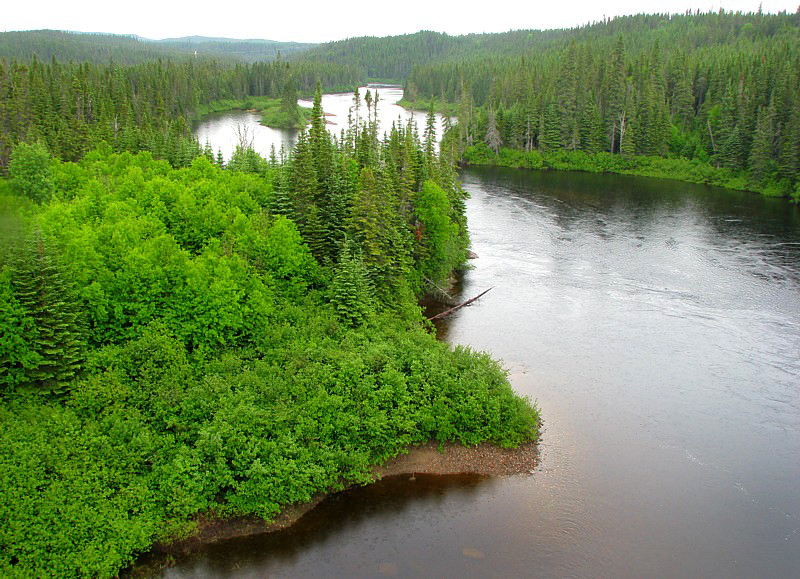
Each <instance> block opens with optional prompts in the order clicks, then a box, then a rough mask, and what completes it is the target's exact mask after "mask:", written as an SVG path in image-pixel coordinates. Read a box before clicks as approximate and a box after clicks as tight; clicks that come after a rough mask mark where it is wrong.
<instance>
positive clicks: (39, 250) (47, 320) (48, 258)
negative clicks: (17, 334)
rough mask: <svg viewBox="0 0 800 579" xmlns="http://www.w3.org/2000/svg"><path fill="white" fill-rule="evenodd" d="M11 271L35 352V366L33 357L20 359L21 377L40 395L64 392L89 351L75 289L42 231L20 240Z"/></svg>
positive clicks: (29, 339) (24, 321)
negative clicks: (86, 350) (30, 327)
mask: <svg viewBox="0 0 800 579" xmlns="http://www.w3.org/2000/svg"><path fill="white" fill-rule="evenodd" d="M9 269H10V273H11V286H12V288H13V296H14V298H15V300H16V302H17V303H18V304H19V305H21V306H22V308H24V319H23V320H22V321H21V323H22V324H23V325H25V324H29V322H30V321H32V322H33V331H32V332H31V333H30V334H29V335H27V336H26V339H27V341H28V344H29V347H28V349H29V351H32V352H35V354H36V356H35V365H34V364H33V363H32V362H33V360H34V357H33V356H29V357H28V358H27V364H26V362H25V361H23V362H22V366H23V368H24V370H23V374H24V378H23V379H21V380H19V381H20V383H21V384H23V385H30V386H32V387H34V388H35V389H36V390H38V391H39V392H42V393H51V394H62V393H64V392H65V391H66V390H67V388H68V387H69V382H70V380H72V379H73V378H74V377H75V376H76V375H77V374H78V372H79V371H80V370H81V367H82V365H83V361H84V355H85V349H86V340H85V336H84V331H83V327H82V321H81V317H80V308H79V305H78V301H77V298H76V297H75V291H74V288H73V286H72V284H71V283H69V282H68V281H67V279H66V278H65V276H64V273H63V271H62V270H61V268H60V266H59V265H58V263H57V260H56V258H55V257H54V256H53V255H52V251H51V249H50V247H49V246H48V244H47V243H45V240H44V239H43V238H42V237H41V235H40V234H38V233H36V234H34V235H32V236H30V237H29V238H28V239H26V240H25V241H24V242H23V243H22V245H21V247H20V248H19V250H18V251H17V252H16V254H15V255H14V256H13V257H12V259H11V261H10V263H9ZM12 303H13V302H12ZM17 369H18V370H19V367H18V366H17Z"/></svg>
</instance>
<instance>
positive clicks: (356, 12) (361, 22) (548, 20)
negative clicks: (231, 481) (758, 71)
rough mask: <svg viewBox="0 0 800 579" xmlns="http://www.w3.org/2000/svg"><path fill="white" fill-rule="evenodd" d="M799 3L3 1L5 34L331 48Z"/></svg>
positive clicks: (0, 16)
mask: <svg viewBox="0 0 800 579" xmlns="http://www.w3.org/2000/svg"><path fill="white" fill-rule="evenodd" d="M797 2H800V0H763V2H760V3H759V2H758V0H716V1H711V0H660V1H657V2H653V1H649V0H593V1H587V0H556V1H546V2H535V1H532V0H493V1H490V2H487V1H485V0H483V1H480V2H476V1H475V0H460V1H458V2H456V1H455V0H399V1H398V2H391V3H388V2H375V1H371V2H368V1H365V0H357V1H350V2H343V3H339V4H337V3H334V2H330V1H323V0H302V1H300V2H297V3H295V2H291V1H289V2H287V1H276V0H272V1H265V0H262V1H261V2H251V1H250V0H244V2H241V1H240V2H236V3H235V4H233V5H227V4H226V3H225V2H221V1H220V0H216V1H211V0H193V1H192V2H188V1H186V0H174V1H173V0H137V1H135V2H114V3H111V2H109V1H108V0H72V1H65V0H39V1H38V2H35V3H34V4H28V3H27V2H23V1H21V0H5V1H4V4H5V6H4V7H3V9H2V11H0V31H9V30H36V29H42V28H49V29H55V30H72V31H79V32H109V33H114V34H136V35H138V36H143V37H145V38H151V39H161V38H171V37H179V36H190V35H200V36H217V37H227V38H261V39H269V40H281V41H297V42H327V41H329V40H341V39H344V38H352V37H355V36H389V35H396V34H406V33H413V32H417V31H419V30H435V31H438V32H447V33H448V34H468V33H471V32H505V31H508V30H519V29H550V28H570V27H573V26H580V25H583V24H587V23H589V22H593V21H598V20H602V19H603V18H604V17H612V16H617V15H623V14H637V13H641V12H646V13H653V12H660V13H664V12H669V13H682V12H685V11H686V10H687V9H691V10H692V11H694V10H695V9H700V11H701V12H706V11H708V10H714V11H716V10H719V8H720V7H721V8H724V9H725V10H727V11H730V10H741V11H743V12H754V11H756V10H758V7H759V4H761V5H762V9H763V10H764V12H779V11H781V10H786V11H788V12H790V13H794V12H795V11H796V10H797V8H798V6H797Z"/></svg>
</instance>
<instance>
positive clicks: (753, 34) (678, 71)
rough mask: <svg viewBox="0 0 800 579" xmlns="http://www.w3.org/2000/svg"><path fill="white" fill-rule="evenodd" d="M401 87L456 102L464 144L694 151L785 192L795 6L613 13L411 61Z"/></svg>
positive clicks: (675, 154) (795, 142)
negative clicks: (499, 46)
mask: <svg viewBox="0 0 800 579" xmlns="http://www.w3.org/2000/svg"><path fill="white" fill-rule="evenodd" d="M406 92H407V93H408V94H409V95H410V96H412V97H415V98H417V99H418V100H423V101H424V100H427V99H431V98H437V99H439V100H440V101H441V102H450V103H455V106H456V108H457V112H458V117H459V128H458V134H457V139H458V143H459V146H460V148H461V150H462V151H463V150H464V149H466V148H467V147H468V146H470V145H478V144H485V145H486V146H488V147H489V148H491V149H492V150H493V151H494V152H495V154H498V153H499V149H500V147H508V148H511V149H518V150H525V151H533V150H536V151H540V152H543V153H547V152H558V151H565V152H571V151H583V152H586V153H590V154H596V153H600V152H607V153H611V154H615V155H616V154H621V155H625V156H634V155H642V156H657V157H669V158H676V159H689V160H697V161H698V162H701V163H709V164H711V165H713V166H716V167H720V168H723V169H726V170H729V171H731V172H733V173H734V174H737V173H740V174H742V175H744V178H745V179H746V181H747V182H748V183H750V184H751V185H754V186H757V187H761V188H762V189H769V190H770V191H771V192H773V193H778V194H784V195H786V194H789V193H791V192H792V191H795V189H796V186H797V181H798V175H800V14H794V15H792V14H787V13H780V14H772V15H768V14H762V13H754V14H742V13H732V12H724V11H720V12H718V13H708V14H683V15H673V16H662V15H639V16H631V17H620V18H615V19H613V20H610V21H607V22H603V23H597V24H594V25H591V26H587V27H584V28H581V29H575V30H572V31H564V32H563V33H562V34H561V42H559V43H553V44H552V45H551V46H550V47H549V48H546V49H541V47H540V48H539V49H537V50H536V51H522V52H519V53H516V54H513V55H499V54H491V53H486V54H483V55H476V56H474V57H472V58H467V59H459V60H450V61H442V62H436V63H431V64H428V65H422V66H418V67H416V68H415V69H414V70H413V71H412V72H411V73H410V75H409V76H408V78H407V80H406Z"/></svg>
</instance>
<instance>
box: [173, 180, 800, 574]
mask: <svg viewBox="0 0 800 579" xmlns="http://www.w3.org/2000/svg"><path fill="white" fill-rule="evenodd" d="M462 178H463V181H464V186H465V188H466V189H467V190H468V191H470V193H471V195H472V198H471V199H470V200H469V202H468V214H469V222H470V229H471V233H472V240H473V250H474V251H475V252H476V253H477V254H478V256H479V257H478V259H476V260H475V261H474V262H473V265H474V269H472V270H471V271H469V272H468V273H467V274H466V276H465V277H464V279H463V280H462V284H461V292H462V296H463V297H464V298H467V297H470V296H473V295H476V294H477V293H479V292H480V291H482V290H483V289H486V288H487V287H490V286H494V288H495V289H494V290H493V291H491V292H490V293H488V294H487V295H486V296H484V297H483V298H481V300H479V301H478V302H477V303H476V304H474V305H473V306H470V307H468V308H464V309H462V310H460V311H459V312H457V313H456V314H454V315H453V316H452V317H451V318H450V319H449V320H448V321H447V322H446V323H445V324H443V325H441V326H440V335H441V336H442V337H443V338H444V339H447V340H448V341H450V342H451V343H459V344H468V345H471V346H473V347H475V348H478V349H483V350H487V351H489V352H491V353H492V355H493V356H495V357H497V358H500V359H502V360H503V362H504V364H505V365H506V367H508V368H509V370H510V378H511V380H512V383H513V385H514V387H515V388H516V389H517V391H518V392H520V393H522V394H525V395H528V396H530V397H531V398H533V399H536V400H537V401H538V404H539V405H540V407H541V409H542V414H543V416H544V421H545V422H544V431H543V437H542V442H541V451H542V455H541V464H540V467H539V469H538V470H537V471H536V472H535V473H534V474H533V475H526V476H514V477H504V478H481V477H419V476H418V477H417V478H416V480H414V481H411V480H409V478H408V477H400V478H396V479H390V480H387V481H383V482H381V483H378V484H376V485H373V486H370V487H367V488H363V489H355V490H351V491H348V492H346V493H342V494H340V495H336V496H334V497H332V498H330V499H329V500H328V501H326V502H324V503H323V504H322V505H321V506H320V507H319V508H318V509H316V510H315V511H314V512H312V513H311V514H309V515H307V516H306V517H304V518H303V519H302V520H301V521H300V523H299V524H298V525H297V526H296V527H294V528H292V529H290V530H288V531H286V532H284V533H277V534H272V535H265V536H262V537H251V538H248V539H243V540H236V541H229V542H226V543H222V544H220V545H214V546H209V547H206V548H203V549H201V550H199V551H198V552H196V553H194V554H193V555H192V556H190V557H189V558H187V559H186V560H182V561H179V563H178V565H177V566H176V567H174V568H172V569H169V570H167V571H166V572H165V576H168V577H185V576H192V577H196V576H229V575H235V576H243V577H248V576H254V577H255V576H258V577H262V576H266V575H270V576H304V577H315V576H319V577H323V576H324V577H331V576H337V577H344V576H346V577H360V576H365V577H367V576H401V577H402V576H406V577H418V576H429V577H485V576H499V577H519V576H590V575H591V576H606V577H610V576H616V577H619V576H690V577H700V576H702V577H754V576H759V577H767V576H770V577H788V576H796V575H797V573H798V570H800V485H798V481H800V356H799V355H798V353H799V352H800V215H798V209H797V208H796V207H793V206H791V205H789V204H788V203H786V202H785V201H782V200H775V199H765V198H762V197H759V196H756V195H751V194H747V193H738V192H733V191H725V190H720V189H713V188H708V187H702V186H694V185H687V184H683V183H677V182H671V181H664V180H653V179H643V178H634V177H623V176H613V175H591V174H582V173H563V172H561V173H556V172H549V173H548V172H535V171H516V170H503V169H471V170H468V171H466V172H464V173H463V175H462Z"/></svg>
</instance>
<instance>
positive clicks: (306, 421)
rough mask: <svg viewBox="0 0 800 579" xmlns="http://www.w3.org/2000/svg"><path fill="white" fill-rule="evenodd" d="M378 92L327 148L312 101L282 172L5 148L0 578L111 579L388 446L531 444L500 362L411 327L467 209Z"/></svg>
mask: <svg viewBox="0 0 800 579" xmlns="http://www.w3.org/2000/svg"><path fill="white" fill-rule="evenodd" d="M377 100H378V99H377V95H375V97H374V98H373V97H372V95H370V98H369V99H367V103H368V106H367V111H366V115H364V116H363V118H364V121H363V122H362V123H359V124H356V123H352V124H351V125H350V126H349V127H348V128H347V129H346V130H345V131H343V133H342V134H341V135H340V136H338V137H334V136H332V135H331V134H329V133H328V132H327V131H326V129H325V125H324V119H323V117H322V111H321V106H320V93H319V91H318V93H317V97H316V99H315V106H314V108H313V109H312V113H311V115H312V122H311V125H310V128H309V130H308V131H303V132H302V134H301V136H300V139H299V142H298V145H297V147H296V149H295V150H294V152H293V154H292V155H291V157H290V159H289V160H288V161H287V162H286V163H285V164H278V163H276V162H274V161H273V162H270V161H267V160H264V159H262V158H260V157H259V156H258V155H256V154H255V153H254V152H253V151H251V150H250V151H248V150H245V149H240V150H239V151H237V153H236V154H235V155H234V157H233V159H231V161H230V162H229V164H228V166H227V167H226V168H225V169H223V168H221V167H220V166H218V165H217V164H215V163H214V162H213V159H209V158H207V157H205V156H202V155H201V156H198V157H196V158H194V159H193V160H192V161H191V163H189V164H188V165H187V166H185V167H183V168H179V169H177V168H173V167H172V166H171V165H170V164H169V163H168V162H167V161H164V160H156V159H154V156H153V154H151V153H150V152H147V151H143V152H138V153H135V154H134V153H130V152H115V151H114V149H113V148H112V146H110V145H108V144H105V143H103V144H100V145H99V146H97V147H96V148H94V149H93V150H91V151H89V152H88V153H87V154H86V155H84V156H83V158H82V159H81V160H80V161H79V162H77V163H74V162H67V161H63V160H58V159H49V158H47V156H46V148H45V145H44V144H32V145H27V144H20V145H17V146H16V147H15V148H14V150H13V153H12V155H11V160H10V165H9V170H10V175H9V179H8V180H5V181H0V209H1V210H2V211H0V219H2V224H3V228H2V234H3V236H4V240H3V244H2V245H1V246H0V247H1V248H2V250H1V251H0V312H2V316H1V317H0V336H2V338H1V339H0V400H1V402H0V423H2V425H3V428H2V429H0V448H2V449H3V452H2V453H0V574H3V575H4V576H44V575H57V576H92V575H98V576H113V575H115V574H117V573H118V572H119V570H120V569H121V568H123V567H125V566H126V565H128V564H130V562H131V561H132V560H133V557H134V556H135V555H136V554H137V553H139V552H141V551H144V550H146V549H147V548H148V547H149V546H150V545H151V544H152V543H153V542H154V541H169V540H172V539H175V538H179V537H184V536H187V535H188V534H191V533H192V531H193V530H194V529H195V528H196V524H197V523H196V520H197V519H196V516H197V515H198V514H201V513H202V514H204V515H206V516H217V517H228V516H234V515H257V516H262V517H267V518H269V517H272V516H274V515H275V514H276V513H277V512H278V511H279V509H280V508H281V507H282V506H283V505H287V504H290V503H295V502H301V501H307V500H309V499H310V498H311V497H312V495H313V494H315V493H317V492H325V491H329V490H335V489H340V488H342V485H343V484H346V483H364V482H367V481H369V480H371V474H370V467H371V466H372V465H374V464H376V463H380V462H381V461H384V460H386V459H387V458H389V457H391V456H394V455H396V454H397V453H399V452H402V450H403V449H404V448H405V447H407V446H408V445H410V444H414V443H421V442H424V441H428V440H431V439H433V440H437V441H440V442H445V441H456V442H461V443H464V444H475V443H478V442H481V441H491V442H494V443H496V444H500V445H503V446H513V445H516V444H518V443H520V442H522V441H526V440H531V439H533V438H535V436H536V429H537V424H538V416H537V413H536V410H535V408H533V407H532V406H531V405H530V404H529V403H528V402H527V401H525V400H523V399H521V398H519V397H518V396H516V395H515V394H514V393H513V391H512V389H511V387H510V385H509V384H508V381H507V379H506V377H505V373H504V372H503V370H502V369H501V368H500V367H499V366H498V365H497V364H496V363H495V362H493V361H492V360H491V359H490V358H489V357H487V356H486V355H483V354H479V353H475V352H472V351H470V350H469V349H466V348H460V347H459V348H456V349H451V348H450V347H448V346H447V345H446V344H443V343H441V342H438V341H436V339H435V338H434V337H433V336H432V335H431V334H430V333H429V331H428V328H427V327H426V322H425V321H424V320H423V318H422V317H421V314H420V310H419V307H418V306H417V302H416V298H417V296H419V295H420V294H421V293H423V292H424V291H425V290H426V284H429V283H437V284H442V283H445V282H446V280H447V279H448V277H449V276H450V274H451V272H452V271H453V270H454V269H456V268H458V267H460V266H462V265H463V263H464V259H465V251H466V248H467V244H468V237H467V232H466V224H465V218H464V203H463V201H464V195H465V194H464V192H463V191H462V190H461V189H460V188H459V187H458V185H457V184H456V180H455V176H454V173H453V169H452V167H451V166H450V164H449V163H447V162H446V161H443V160H441V159H440V158H439V157H438V156H436V155H435V154H434V153H433V146H432V145H431V143H430V142H427V143H426V141H431V140H432V139H433V138H434V135H433V134H432V127H428V128H427V130H426V132H425V134H424V139H422V140H421V139H420V137H419V135H418V132H417V130H416V127H415V126H414V125H413V124H409V125H407V126H395V127H393V128H392V130H391V131H390V132H389V133H388V134H387V135H386V137H385V138H384V139H380V138H379V137H378V130H377V120H376V119H377V114H376V112H375V108H376V107H377ZM426 144H427V145H428V146H426ZM43 154H44V156H43ZM31 167H38V169H37V171H36V174H37V175H38V176H39V177H40V178H39V179H32V178H31V177H30V173H31V172H30V168H31Z"/></svg>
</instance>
